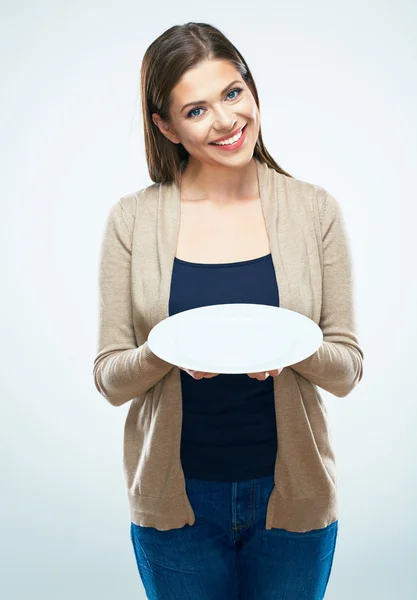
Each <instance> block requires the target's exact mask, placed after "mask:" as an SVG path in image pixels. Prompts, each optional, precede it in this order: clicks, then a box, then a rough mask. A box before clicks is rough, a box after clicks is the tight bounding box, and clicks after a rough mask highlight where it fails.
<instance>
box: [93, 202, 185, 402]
mask: <svg viewBox="0 0 417 600" xmlns="http://www.w3.org/2000/svg"><path fill="white" fill-rule="evenodd" d="M133 220H134V215H133V214H132V215H130V214H128V213H127V212H126V211H125V210H124V209H123V206H122V203H121V201H119V202H117V203H116V204H115V205H114V206H113V207H112V208H111V209H110V211H109V213H108V216H107V220H106V225H105V228H104V233H103V235H102V241H101V249H100V260H99V332H98V348H97V353H96V357H95V359H94V367H93V377H94V384H95V386H96V388H97V390H98V391H99V392H100V393H101V394H102V396H104V398H106V400H108V401H109V402H110V404H112V405H113V406H121V405H122V404H124V403H125V402H128V401H129V400H131V399H132V398H135V397H137V396H140V395H141V394H144V393H145V392H147V391H148V390H149V389H150V388H151V387H152V386H154V385H155V384H156V383H157V382H158V381H160V380H161V379H162V378H163V377H164V375H166V374H167V373H168V372H169V371H170V370H171V369H172V368H173V365H171V364H170V363H167V362H165V361H164V360H162V359H161V358H159V357H158V356H156V355H155V354H153V352H152V351H151V350H150V348H149V345H148V342H147V341H145V343H143V344H142V345H140V346H139V347H138V345H137V342H136V336H135V331H134V328H133V319H132V298H131V248H132V235H131V233H129V231H132V229H133Z"/></svg>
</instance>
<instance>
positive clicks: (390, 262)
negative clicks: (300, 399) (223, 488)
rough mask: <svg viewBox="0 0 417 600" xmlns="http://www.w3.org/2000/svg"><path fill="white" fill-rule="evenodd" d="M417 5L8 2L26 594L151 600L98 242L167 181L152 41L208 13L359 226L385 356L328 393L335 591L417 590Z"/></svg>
mask: <svg viewBox="0 0 417 600" xmlns="http://www.w3.org/2000/svg"><path fill="white" fill-rule="evenodd" d="M416 17H417V8H416V5H415V3H414V2H412V0H409V1H406V0H399V1H396V2H394V1H392V2H381V1H379V2H375V1H373V2H367V3H365V2H363V0H362V1H361V2H358V1H357V0H352V1H351V2H349V3H341V2H334V1H330V0H329V1H323V0H321V1H320V0H319V1H317V2H314V3H311V2H307V1H306V0H305V1H300V0H299V1H296V0H295V1H293V2H274V3H272V2H271V3H267V2H263V1H262V0H261V1H258V2H256V3H255V4H254V3H253V2H250V3H248V4H245V3H244V2H239V3H237V2H227V3H225V2H217V1H215V0H214V1H212V2H210V3H204V2H201V3H190V2H184V1H181V0H180V1H177V2H174V3H170V2H167V1H165V2H164V1H163V0H162V1H161V2H158V3H149V2H146V3H141V2H137V1H136V2H133V1H127V0H118V1H117V2H116V1H111V2H105V1H104V2H103V1H100V2H99V1H93V0H90V1H86V0H83V2H81V1H80V0H78V1H72V2H66V3H64V2H63V1H55V2H47V1H43V2H40V1H38V2H29V1H26V2H22V1H15V2H13V3H12V2H1V31H0V56H1V66H2V75H1V87H2V93H1V110H0V122H1V136H0V139H1V192H2V193H1V220H0V222H1V244H2V246H1V250H2V254H1V256H2V270H3V275H2V284H3V285H2V294H1V301H2V306H3V310H2V315H3V318H2V325H3V327H2V339H1V342H2V343H1V365H2V369H1V371H2V376H1V394H0V397H1V402H2V406H1V432H0V442H1V452H0V461H1V462H0V468H1V473H2V484H1V494H0V497H1V515H2V518H1V522H2V526H1V536H0V544H1V546H0V553H1V555H0V579H1V581H2V584H1V588H2V595H3V597H4V598H7V600H29V599H30V600H70V599H71V600H73V599H75V598H76V599H77V600H96V599H100V600H114V599H116V598H117V599H118V598H123V599H124V600H127V599H129V598H132V600H133V599H139V598H143V599H144V598H145V592H144V590H143V587H142V584H141V581H140V579H139V574H138V572H137V568H136V563H135V558H134V553H133V548H132V547H131V542H130V536H129V527H130V521H129V513H128V505H127V496H126V490H125V481H124V474H123V466H122V441H123V426H124V420H125V417H126V413H127V410H128V406H129V404H125V405H124V406H122V407H120V408H117V409H115V408H114V407H112V406H110V404H109V403H108V402H107V401H106V400H105V399H104V398H103V397H102V396H100V394H99V393H98V392H97V391H96V389H95V387H94V383H93V376H92V368H93V361H94V358H95V353H96V343H97V331H98V288H97V286H98V276H97V269H98V253H99V244H100V240H101V235H102V231H103V227H104V222H105V218H106V216H107V213H108V210H109V208H110V207H111V206H112V205H113V204H114V203H115V202H116V201H117V200H118V199H119V198H120V197H121V196H123V195H125V194H128V193H131V192H133V191H136V190H139V189H141V188H143V187H145V186H147V185H150V184H151V183H152V182H151V180H150V178H149V175H148V171H147V165H146V161H145V154H144V142H143V128H142V123H141V116H140V104H139V100H140V98H139V71H140V64H141V60H142V57H143V54H144V52H145V50H146V49H147V47H148V46H149V45H150V44H151V42H152V41H153V40H154V39H155V38H156V37H158V36H159V35H160V34H161V33H162V32H163V31H165V30H166V29H168V28H169V27H171V26H172V25H175V24H183V23H185V22H188V21H197V22H207V23H210V24H212V25H214V26H216V27H218V28H219V29H220V30H221V31H222V32H223V33H224V34H225V35H226V36H227V37H229V39H230V40H231V41H232V43H233V44H234V45H235V46H237V48H239V50H240V51H241V52H242V54H243V56H244V57H245V59H246V60H247V62H248V64H249V67H250V69H251V70H252V74H253V76H254V78H255V81H256V84H257V86H258V91H259V95H260V102H261V123H262V127H263V135H264V141H265V144H266V147H267V148H268V150H269V152H270V153H271V154H272V156H273V157H274V159H275V160H276V161H277V162H278V164H280V165H281V166H282V167H283V168H284V169H285V170H287V171H289V172H290V173H291V174H292V175H293V176H294V177H296V178H298V179H302V180H304V181H309V182H312V183H315V184H318V185H321V186H322V187H324V188H325V189H326V190H328V191H329V192H330V193H331V194H333V195H334V196H335V197H336V198H337V199H338V200H339V201H340V203H341V205H342V208H343V212H344V215H345V218H346V222H347V227H348V231H349V236H350V240H351V246H352V254H353V260H354V273H355V275H354V278H355V288H356V305H357V309H356V310H357V320H358V326H359V341H360V344H361V347H362V349H363V351H364V354H365V360H364V378H363V380H362V382H361V383H360V384H359V386H358V387H357V388H355V390H353V392H352V393H351V394H350V395H349V396H347V397H345V398H337V397H335V396H332V395H330V394H327V393H326V392H322V395H323V398H324V400H325V402H326V406H327V408H328V411H329V417H330V422H331V428H332V439H333V445H334V449H335V452H336V458H337V464H338V478H339V504H340V525H339V536H338V541H337V549H336V553H335V558H334V563H333V570H332V574H331V577H330V581H329V585H328V589H327V594H326V600H352V599H355V600H371V599H372V600H373V599H374V598H375V599H376V598H377V599H378V600H392V599H393V598H395V599H397V598H398V599H401V600H413V599H414V598H416V597H417V578H416V572H415V558H416V555H417V516H416V506H417V498H416V486H417V481H416V473H417V468H416V449H417V435H416V424H417V423H416V401H417V388H416V369H417V367H416V359H417V356H416V343H415V339H416V333H417V327H416V307H417V286H416V258H417V251H416V240H417V227H416V225H417V223H416V218H417V211H416V191H415V181H416V160H417V143H416V134H417V131H416V116H415V108H416V106H417V94H416V91H417V79H416V64H417V42H416V39H417V36H416V33H417V18H416ZM196 600H198V599H196ZM259 600H262V599H259Z"/></svg>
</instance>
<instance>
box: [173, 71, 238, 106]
mask: <svg viewBox="0 0 417 600" xmlns="http://www.w3.org/2000/svg"><path fill="white" fill-rule="evenodd" d="M234 83H242V82H241V81H240V80H239V79H235V80H234V81H232V82H231V83H229V85H227V86H226V87H225V88H224V90H222V91H221V92H220V96H223V94H225V93H226V92H227V90H228V89H229V87H230V86H232V85H233V84H234ZM206 102H207V100H195V101H194V102H188V103H187V104H184V106H183V107H182V109H181V110H180V113H182V112H183V110H184V109H185V108H187V106H193V105H194V104H205V103H206Z"/></svg>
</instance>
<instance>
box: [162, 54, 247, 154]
mask: <svg viewBox="0 0 417 600" xmlns="http://www.w3.org/2000/svg"><path fill="white" fill-rule="evenodd" d="M199 100H203V102H199ZM189 103H192V104H189ZM184 105H188V106H185V107H184ZM170 116H171V123H170V124H169V125H168V124H167V123H164V122H163V121H161V119H160V118H159V115H157V114H156V113H153V115H152V118H153V120H154V122H155V123H156V124H157V125H158V127H159V129H160V131H161V132H162V133H163V134H164V135H165V136H166V137H167V138H168V139H169V140H171V141H172V142H173V143H174V144H178V143H179V142H180V143H181V144H182V145H183V146H184V148H185V149H186V150H187V152H189V154H190V158H191V157H194V158H195V159H196V160H198V161H200V162H202V163H205V164H210V165H213V166H220V165H224V166H238V165H244V164H247V163H248V162H249V161H250V159H251V158H252V156H253V151H254V147H255V144H256V141H257V139H258V133H259V110H258V107H257V105H256V102H255V99H254V97H253V96H252V93H251V91H250V89H249V87H248V86H247V85H246V83H245V82H244V80H243V78H242V77H241V75H240V73H239V71H237V70H236V68H235V66H234V65H232V64H231V63H229V62H227V61H224V60H208V61H204V62H202V63H200V64H199V65H198V66H197V67H195V68H192V69H189V70H188V71H187V72H186V73H185V74H184V75H183V77H182V79H181V80H180V81H179V82H178V84H177V85H176V86H175V87H174V88H173V90H172V105H171V109H170ZM243 125H246V127H245V131H244V132H243V133H244V136H245V138H244V142H243V144H242V145H241V146H240V147H239V148H238V149H236V150H232V151H224V150H221V149H218V147H216V146H213V145H210V142H213V140H217V139H218V138H220V137H223V136H230V134H232V133H233V132H234V131H236V130H239V129H240V128H241V127H242V126H243Z"/></svg>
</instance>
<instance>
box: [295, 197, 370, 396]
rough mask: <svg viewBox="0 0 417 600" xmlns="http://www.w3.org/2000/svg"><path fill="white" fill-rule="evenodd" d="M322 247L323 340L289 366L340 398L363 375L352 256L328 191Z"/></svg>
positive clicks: (343, 228)
mask: <svg viewBox="0 0 417 600" xmlns="http://www.w3.org/2000/svg"><path fill="white" fill-rule="evenodd" d="M320 222H321V237H322V247H323V281H322V307H321V316H320V323H319V326H320V328H321V330H322V332H323V343H322V345H321V346H320V348H319V349H318V350H317V351H316V352H315V353H314V354H312V355H311V356H309V357H308V358H306V359H304V360H302V361H300V362H298V363H295V364H293V365H291V368H292V369H294V371H296V372H297V373H299V374H300V375H302V376H303V377H305V378H306V379H308V380H309V381H311V382H312V383H314V384H316V385H318V386H319V387H321V388H323V389H324V390H326V391H327V392H330V393H331V394H334V395H335V396H338V397H339V398H342V397H344V396H347V395H348V394H349V393H350V392H351V390H352V389H353V388H354V387H355V386H356V384H357V383H359V381H360V380H361V379H362V375H363V358H364V354H363V351H362V350H361V348H360V346H359V343H358V337H357V329H356V320H355V314H354V300H355V298H354V287H353V280H352V279H353V278H352V257H351V252H350V246H349V239H348V235H347V230H346V224H345V221H344V217H343V213H342V211H341V207H340V205H339V203H338V202H337V200H336V199H335V198H334V197H333V196H332V195H331V194H329V193H327V195H326V198H325V200H324V203H323V208H322V211H321V220H320Z"/></svg>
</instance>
